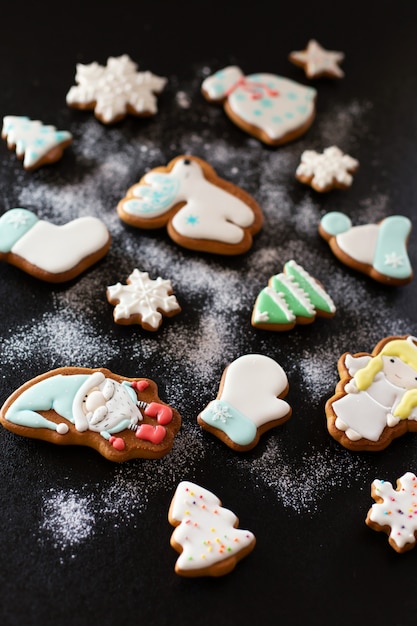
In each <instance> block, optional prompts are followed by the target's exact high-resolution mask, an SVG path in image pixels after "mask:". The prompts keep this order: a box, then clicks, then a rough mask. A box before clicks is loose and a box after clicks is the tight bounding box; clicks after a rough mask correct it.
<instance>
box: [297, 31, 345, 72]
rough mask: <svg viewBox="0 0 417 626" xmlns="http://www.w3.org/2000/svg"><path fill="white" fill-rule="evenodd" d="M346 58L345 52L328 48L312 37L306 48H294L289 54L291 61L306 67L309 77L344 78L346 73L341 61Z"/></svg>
mask: <svg viewBox="0 0 417 626" xmlns="http://www.w3.org/2000/svg"><path fill="white" fill-rule="evenodd" d="M344 58H345V55H344V53H343V52H339V51H338V50H326V49H325V48H323V47H322V46H321V45H320V44H319V43H318V41H316V40H315V39H310V41H309V42H308V44H307V46H306V48H305V49H304V50H294V51H293V52H290V54H289V55H288V59H289V60H290V61H291V63H293V64H294V65H298V67H302V68H303V69H304V71H305V74H306V76H307V78H343V77H344V75H345V74H344V72H343V70H342V69H341V68H340V67H339V63H341V62H342V61H343V60H344Z"/></svg>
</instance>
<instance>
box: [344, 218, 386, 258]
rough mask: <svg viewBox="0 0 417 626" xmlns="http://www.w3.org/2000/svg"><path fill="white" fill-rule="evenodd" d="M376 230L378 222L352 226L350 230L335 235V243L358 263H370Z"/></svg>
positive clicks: (375, 240) (374, 245) (373, 250)
mask: <svg viewBox="0 0 417 626" xmlns="http://www.w3.org/2000/svg"><path fill="white" fill-rule="evenodd" d="M378 231H379V226H378V224H363V225H360V226H353V227H352V228H351V229H350V230H348V231H346V232H344V233H341V234H340V235H337V236H336V243H337V245H338V246H339V248H340V249H341V250H343V252H345V253H346V254H348V255H349V256H350V257H351V258H352V259H355V261H358V263H365V264H367V265H372V264H373V260H374V254H375V248H376V242H377V239H378Z"/></svg>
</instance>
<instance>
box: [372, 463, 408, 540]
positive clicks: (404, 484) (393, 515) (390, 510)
mask: <svg viewBox="0 0 417 626" xmlns="http://www.w3.org/2000/svg"><path fill="white" fill-rule="evenodd" d="M371 495H372V498H373V499H374V500H375V504H373V505H372V507H371V508H370V509H369V511H368V514H367V516H366V524H367V525H368V526H369V527H370V528H373V530H378V531H383V532H385V533H387V535H389V539H388V541H389V544H390V545H391V546H392V547H393V548H394V550H395V551H396V552H406V551H407V550H411V548H414V546H415V544H416V537H417V477H416V476H415V474H413V473H412V472H406V473H405V474H404V475H403V476H401V478H399V479H398V480H397V489H394V488H393V487H392V485H391V483H390V482H387V481H384V480H374V481H373V483H372V486H371Z"/></svg>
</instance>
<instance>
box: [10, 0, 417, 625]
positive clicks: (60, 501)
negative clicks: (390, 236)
mask: <svg viewBox="0 0 417 626" xmlns="http://www.w3.org/2000/svg"><path fill="white" fill-rule="evenodd" d="M234 4H235V6H234ZM48 5H50V6H49V7H48ZM47 7H48V8H47ZM239 7H240V8H239ZM272 7H274V11H273V12H272ZM416 19H417V5H416V4H415V2H411V1H409V2H406V1H402V2H394V1H392V2H383V1H380V2H350V3H345V4H336V3H334V2H331V1H328V2H326V1H318V2H303V1H301V2H298V3H289V2H285V3H283V2H275V3H270V2H256V3H220V2H180V1H179V2H176V3H163V2H155V1H154V2H152V1H151V2H140V1H139V2H127V1H123V0H122V1H118V2H113V3H110V2H102V3H96V4H94V3H92V2H83V3H77V2H71V3H69V2H68V3H65V4H62V3H48V2H44V3H42V7H40V6H39V5H37V4H33V5H31V6H27V5H24V6H23V5H20V4H19V3H7V8H4V7H3V8H2V12H1V20H2V35H1V39H0V49H1V58H2V61H1V64H0V86H1V90H0V111H1V114H2V116H4V115H8V114H13V115H27V116H29V117H30V118H32V119H40V120H42V121H43V122H44V123H51V124H54V125H56V126H57V127H58V128H60V129H63V130H64V129H65V130H69V131H70V132H72V133H73V135H74V142H73V144H72V146H71V147H69V148H68V149H67V150H66V151H65V153H64V156H63V158H62V159H61V160H60V161H59V162H58V163H56V164H54V165H51V166H49V167H44V168H41V169H40V170H38V171H37V172H33V173H28V172H25V171H24V170H23V167H22V164H21V162H20V161H18V160H17V158H16V156H15V154H14V153H13V152H12V151H10V150H8V149H7V145H6V142H5V141H3V143H2V145H0V160H1V175H0V192H1V205H0V212H1V213H2V212H4V211H6V210H8V209H10V208H13V207H15V206H25V207H26V208H29V209H31V210H33V211H34V212H36V213H37V215H39V217H41V218H42V219H46V220H48V221H51V222H53V223H57V224H62V223H66V222H67V221H69V220H71V219H74V218H75V217H78V216H79V215H91V214H93V215H96V216H99V217H101V218H102V219H103V221H104V222H105V223H106V225H107V226H108V228H109V230H110V232H111V234H112V238H113V241H112V246H111V249H110V251H109V253H108V254H107V256H106V257H105V258H104V259H103V260H102V261H101V262H100V263H99V264H97V265H96V266H94V267H93V268H91V269H90V270H89V271H88V272H87V273H86V274H84V275H83V276H81V277H79V278H78V279H77V280H74V281H72V282H71V283H69V284H65V285H61V286H53V285H50V284H46V283H41V282H40V281H37V280H36V279H35V278H32V277H30V276H28V275H26V274H24V273H23V272H21V271H20V270H18V269H17V268H14V267H11V266H9V265H6V264H2V267H1V280H0V301H1V318H0V350H1V357H0V366H1V375H0V403H1V404H2V403H3V402H4V401H5V400H6V398H7V397H8V396H9V395H10V394H11V393H12V392H13V391H14V390H15V389H16V388H17V387H19V386H20V385H21V384H23V383H24V382H26V381H27V380H29V379H30V378H32V377H34V376H36V375H38V374H41V373H43V372H45V371H48V370H50V369H53V368H56V367H61V366H67V365H68V366H69V365H75V366H83V367H108V368H109V369H111V370H112V371H113V372H115V373H119V374H122V375H125V376H145V377H149V378H152V379H153V380H155V381H156V382H157V383H158V386H159V389H160V395H161V397H162V398H163V399H164V400H166V401H168V402H169V403H171V404H172V405H174V406H175V407H176V408H178V410H179V411H180V413H181V415H182V418H183V425H182V429H181V431H180V433H179V434H178V435H177V438H176V442H175V444H174V447H173V450H172V452H171V453H170V455H168V456H167V457H165V458H164V459H161V460H160V461H146V462H144V461H141V460H135V461H131V462H128V463H126V464H123V465H115V464H112V463H110V462H108V461H106V460H105V459H103V458H102V457H100V455H99V454H98V453H96V452H95V451H94V450H89V449H87V448H69V447H58V446H53V445H52V444H47V443H44V442H38V441H34V440H27V439H23V438H19V437H17V436H16V435H13V434H12V433H9V432H8V431H6V430H5V429H2V430H1V432H0V503H1V505H0V528H1V532H0V565H1V567H0V598H1V608H0V619H1V623H2V624H4V625H7V626H8V625H10V626H12V625H17V624H19V625H21V624H22V625H23V624H36V625H37V624H39V625H40V624H42V625H45V626H47V625H49V624H63V625H66V624H80V625H84V624H103V625H110V624H131V623H138V624H145V623H150V624H153V625H159V624H161V625H162V624H201V625H205V624H238V623H239V624H252V623H262V624H288V625H293V624H294V625H296V624H312V623H316V624H322V625H329V626H332V625H334V624H365V623H366V624H371V623H379V624H387V625H388V624H390V625H391V624H398V625H408V624H415V619H416V618H415V615H416V611H417V597H416V593H415V584H414V582H415V578H416V571H417V550H412V551H410V552H409V553H407V554H402V555H399V554H396V553H395V552H394V550H393V549H392V548H391V547H390V546H389V545H388V541H387V537H386V535H384V534H382V533H375V532H373V531H372V530H370V529H369V528H368V527H367V526H366V525H365V523H364V519H365V517H366V513H367V510H368V508H369V507H370V506H371V504H372V500H371V497H370V484H371V482H372V481H373V480H374V479H375V478H381V479H386V480H389V481H391V482H392V483H393V484H394V483H395V481H396V479H397V478H399V477H400V476H401V475H402V474H403V473H404V472H406V471H413V472H416V471H417V461H416V459H417V438H416V437H415V435H414V436H413V435H411V434H410V435H407V436H405V437H402V438H400V439H398V440H396V441H395V442H393V443H392V444H391V445H390V446H389V448H388V449H386V450H385V451H383V452H379V453H353V452H349V451H348V450H345V449H344V448H342V447H341V446H340V445H339V444H338V443H336V442H335V441H333V439H332V438H331V437H330V436H329V434H328V432H327V429H326V421H325V417H324V404H325V401H326V399H327V398H328V397H329V396H330V395H332V393H333V390H334V387H335V385H336V383H337V381H338V376H337V367H336V365H337V360H338V358H339V356H340V355H341V354H342V353H343V352H345V351H347V350H348V351H351V352H353V353H354V352H360V351H365V352H370V351H371V350H372V349H373V347H374V346H375V344H376V343H377V342H378V341H379V340H380V339H382V338H383V337H385V336H388V335H393V334H400V335H401V334H413V335H416V334H417V316H416V305H417V298H416V287H415V282H412V283H411V284H409V285H407V286H405V287H401V288H389V287H386V286H384V285H380V284H377V283H375V282H373V281H372V280H371V279H368V278H367V277H366V276H363V275H361V274H358V273H356V272H354V271H351V270H349V269H348V268H346V267H345V266H343V265H342V264H340V263H339V262H338V261H337V260H336V259H335V258H334V257H333V255H332V253H331V251H330V249H329V248H328V246H327V244H326V242H324V241H323V240H322V239H321V238H320V237H319V236H318V234H317V225H318V221H319V219H320V216H321V215H322V214H324V213H325V212H326V211H330V210H340V211H344V212H346V213H347V214H348V215H350V217H351V218H352V221H353V222H354V223H356V224H357V223H369V222H377V221H379V220H380V219H382V218H383V217H385V216H386V215H390V214H395V213H396V214H402V215H407V216H409V217H410V218H411V219H412V220H413V219H415V213H416V208H415V207H416V201H417V195H416V189H417V186H416V171H417V151H416V136H417V135H416V131H417V112H416V111H417V109H416V97H417V79H416V58H417V40H416V36H415V26H416ZM310 38H315V39H317V40H318V41H319V42H320V43H321V44H322V45H323V46H324V47H325V48H327V49H333V50H341V51H343V52H344V53H345V55H346V58H345V61H344V62H343V64H342V68H343V70H344V71H345V74H346V76H345V78H344V79H342V80H340V81H329V80H327V81H326V80H319V81H308V79H307V78H306V77H305V75H304V73H303V71H302V70H301V69H300V68H297V67H295V66H294V65H292V64H290V63H289V61H288V53H289V52H290V51H291V50H300V49H302V48H304V47H305V45H306V44H307V41H308V40H309V39H310ZM124 53H126V54H129V55H130V57H131V58H132V59H133V60H134V61H135V62H137V63H138V64H139V69H140V70H150V71H152V72H154V73H155V74H158V75H160V76H166V77H167V78H168V84H167V87H166V89H165V90H164V92H163V93H162V94H161V96H159V98H158V107H159V111H158V114H157V115H156V116H155V117H154V118H152V119H149V120H139V119H134V118H128V119H126V120H125V121H123V122H121V123H120V124H117V125H116V126H114V127H104V126H103V125H101V124H100V123H99V122H98V121H97V120H95V118H94V116H93V114H92V113H91V112H79V111H74V110H71V109H69V108H68V107H67V106H66V104H65V95H66V93H67V91H68V90H69V88H70V87H71V85H73V84H74V75H75V65H76V63H78V62H80V63H91V62H93V61H97V62H99V63H101V64H105V63H106V61H107V58H108V57H109V56H118V55H121V54H124ZM229 64H236V65H239V67H241V68H242V70H243V71H244V72H245V73H246V74H249V73H252V72H257V71H267V72H273V73H276V74H281V75H283V76H287V77H289V78H292V79H294V80H298V81H299V82H301V83H303V84H312V85H313V86H314V87H316V89H317V91H318V99H317V118H316V120H315V122H314V124H313V126H312V127H311V129H310V130H309V131H308V132H307V133H306V135H304V136H303V137H302V138H300V139H299V140H297V141H295V142H293V143H291V144H288V145H286V146H282V147H280V148H275V149H271V148H268V147H266V146H265V145H262V144H260V143H259V142H258V141H257V140H256V139H253V138H250V137H249V136H248V135H246V134H245V133H243V132H242V131H241V130H239V129H238V128H237V127H235V126H234V125H233V124H232V122H230V121H229V120H228V118H227V117H226V115H225V114H224V112H223V111H222V109H221V108H220V107H216V106H215V105H212V104H209V103H207V102H205V101H204V99H203V98H202V96H201V94H200V91H199V90H200V85H201V82H202V80H203V78H204V77H205V76H206V75H207V74H208V73H212V72H214V71H216V70H217V69H221V68H222V67H225V66H226V65H229ZM184 94H185V95H186V97H187V98H188V99H189V106H185V104H184V102H185V100H184ZM333 144H335V145H338V146H339V147H340V148H341V149H342V150H343V151H344V152H346V153H348V154H350V155H351V156H354V157H355V158H357V159H358V160H359V162H360V167H359V169H358V172H357V173H356V174H355V177H354V182H353V184H352V187H351V188H350V189H349V190H346V191H332V192H330V193H328V194H325V195H319V194H317V193H316V192H314V191H313V190H311V189H310V188H309V187H307V186H303V185H301V184H300V183H298V182H297V181H296V180H295V178H294V172H295V168H296V166H297V165H298V162H299V158H300V155H301V153H302V151H303V150H305V149H308V148H311V149H316V150H320V151H321V150H323V149H324V148H325V147H327V146H328V145H333ZM185 153H189V154H195V155H196V156H200V157H202V158H204V159H206V160H207V161H208V162H209V163H210V164H211V165H212V166H213V167H214V168H215V169H216V171H217V173H218V174H219V175H220V176H222V177H224V178H226V179H228V180H231V181H233V182H235V183H236V184H238V185H240V186H242V187H243V188H244V189H245V190H246V191H248V192H249V193H251V194H252V195H253V196H254V197H255V198H256V199H257V201H258V202H259V204H260V205H261V207H262V209H263V212H264V215H265V225H264V228H263V230H262V231H261V233H259V235H258V236H256V238H255V241H254V245H253V247H252V249H251V250H250V251H249V252H248V253H247V254H245V255H242V256H241V257H235V258H222V257H215V256H213V255H212V256H210V255H204V254H198V253H193V252H190V251H186V250H183V249H181V248H179V247H178V246H176V244H174V243H173V242H172V241H171V240H170V239H169V237H168V236H167V234H166V233H165V231H162V232H139V231H138V230H135V229H131V228H128V227H126V225H123V224H122V223H121V222H120V220H119V219H118V217H117V215H116V211H115V207H116V205H117V202H118V200H119V199H120V198H121V197H123V196H124V194H125V192H126V190H127V188H128V187H129V186H130V185H132V184H133V183H135V182H136V181H138V180H139V178H140V177H141V176H142V175H143V174H144V173H145V171H146V170H147V169H149V168H152V167H156V166H158V165H165V164H166V163H168V161H170V160H171V159H172V158H174V157H175V156H177V155H178V154H185ZM415 237H416V235H415V233H414V232H413V233H412V236H411V240H410V248H409V253H410V258H411V262H412V264H413V265H414V267H415V266H416V263H417V253H416V244H415V241H416V239H415ZM290 258H295V259H296V260H297V261H298V262H299V263H301V264H302V265H303V267H305V269H307V270H308V271H309V272H310V273H312V274H313V275H314V276H316V277H317V278H318V279H319V280H321V281H322V282H323V283H324V284H325V287H326V289H327V291H328V292H329V293H330V294H331V295H332V297H333V299H334V301H335V303H336V306H337V313H336V316H335V317H334V318H333V319H332V320H324V319H321V320H316V321H315V322H314V323H313V324H312V325H310V326H308V327H296V328H295V329H294V330H292V331H290V332H288V333H268V332H266V331H257V330H256V329H254V328H252V327H251V325H250V316H251V311H252V306H253V303H254V301H255V298H256V296H257V294H258V292H259V290H260V289H261V288H262V287H264V286H265V285H266V283H267V281H268V279H269V277H270V276H272V275H273V274H275V273H277V272H280V271H281V270H282V267H283V265H284V263H285V262H286V261H287V260H288V259H290ZM134 267H139V268H140V269H142V270H144V271H148V272H149V274H150V275H151V277H153V278H156V276H158V275H161V276H163V277H164V278H169V279H170V280H171V281H172V283H173V287H174V292H175V294H176V296H177V298H178V300H179V302H180V304H181V306H182V309H183V310H182V313H181V314H180V315H178V316H176V317H173V318H171V319H169V320H165V321H164V322H163V324H162V326H161V328H160V330H159V331H158V333H156V334H152V335H150V334H149V333H147V332H146V331H143V330H142V329H141V328H140V327H135V326H133V327H118V326H116V325H115V324H114V322H113V315H112V313H113V311H112V307H111V306H110V305H109V304H108V303H107V300H106V298H105V290H106V287H107V285H111V284H114V283H115V282H117V281H121V282H125V280H126V278H127V276H128V275H129V274H130V272H131V271H132V270H133V269H134ZM249 352H260V353H263V354H267V355H268V356H271V357H273V358H275V359H276V360H277V361H278V362H279V363H280V364H281V365H282V367H283V368H284V370H285V371H286V373H287V375H288V379H289V383H290V391H289V394H288V396H287V400H288V402H289V403H290V404H291V406H292V410H293V415H292V417H291V419H290V420H289V421H288V422H287V423H286V424H285V425H283V426H282V427H280V428H276V429H273V430H272V431H270V432H269V433H268V434H266V435H264V436H263V437H262V438H261V441H260V443H259V444H258V446H257V447H256V448H255V449H254V450H253V451H252V452H250V453H247V454H245V455H239V454H237V453H234V452H233V451H232V450H229V449H228V448H226V446H224V445H223V444H221V443H220V442H219V441H218V440H216V439H214V438H213V437H211V436H210V435H209V434H207V433H203V432H202V431H201V430H200V429H199V427H198V426H197V425H196V416H197V414H198V413H199V412H200V411H201V410H202V409H203V408H204V407H205V406H206V404H207V403H208V402H209V401H210V400H211V399H213V398H214V397H215V396H216V394H217V387H218V384H219V381H220V377H221V374H222V372H223V369H224V368H225V367H226V365H227V364H228V363H229V362H230V361H232V360H233V359H235V358H237V357H238V356H240V355H241V354H244V353H249ZM183 479H187V480H193V481H195V482H197V483H199V484H201V485H202V486H204V487H206V488H208V489H210V490H211V491H213V492H214V493H215V494H216V495H217V496H218V497H219V498H220V499H221V500H222V502H223V504H224V506H226V507H228V508H230V509H232V510H233V511H234V512H235V513H236V514H237V515H238V517H239V520H240V527H242V528H248V529H250V530H252V531H253V532H254V533H255V535H256V537H257V545H256V548H255V550H254V551H253V552H252V553H251V554H250V555H249V556H248V557H247V558H245V559H244V560H243V561H242V562H240V563H239V564H238V566H237V567H236V569H235V570H234V571H233V572H232V573H230V574H229V575H227V576H225V577H222V578H219V579H203V578H200V579H193V580H192V579H182V578H180V577H179V576H177V575H176V574H175V573H174V564H175V560H176V557H177V555H176V553H175V551H174V550H173V549H172V548H171V547H170V545H169V538H170V535H171V532H172V527H171V526H170V525H169V523H168V521H167V513H168V508H169V504H170V501H171V498H172V495H173V493H174V491H175V487H176V485H177V484H178V482H179V481H180V480H183Z"/></svg>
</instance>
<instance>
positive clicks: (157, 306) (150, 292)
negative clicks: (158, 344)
mask: <svg viewBox="0 0 417 626" xmlns="http://www.w3.org/2000/svg"><path fill="white" fill-rule="evenodd" d="M126 283H127V284H126V285H122V284H121V283H116V284H115V285H111V286H110V287H107V292H106V295H107V300H108V301H109V303H110V304H113V305H115V309H114V314H113V317H114V321H115V322H116V324H124V325H127V324H140V325H141V326H142V328H144V329H145V330H152V331H156V330H158V328H159V327H160V325H161V324H162V314H163V315H165V316H166V317H172V316H173V315H176V314H177V313H180V311H181V307H180V305H179V304H178V301H177V299H176V297H175V296H174V295H173V290H172V285H171V282H170V281H169V280H165V279H163V278H161V277H160V276H158V278H157V279H156V280H152V279H151V278H149V274H148V273H147V272H141V271H139V270H138V269H134V270H133V272H132V273H131V274H130V276H129V277H128V279H127V281H126Z"/></svg>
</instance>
